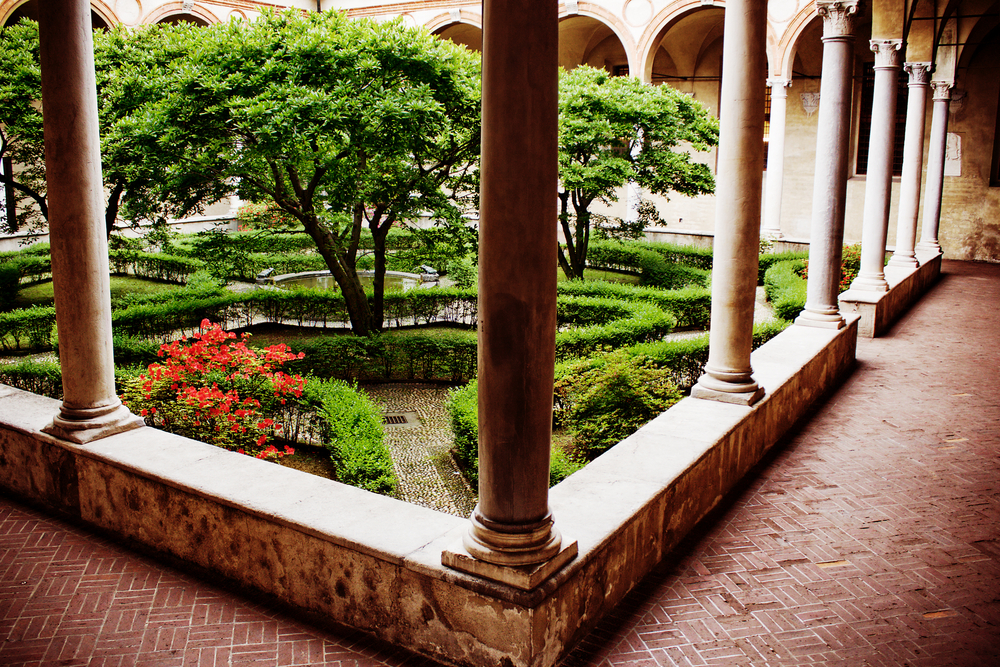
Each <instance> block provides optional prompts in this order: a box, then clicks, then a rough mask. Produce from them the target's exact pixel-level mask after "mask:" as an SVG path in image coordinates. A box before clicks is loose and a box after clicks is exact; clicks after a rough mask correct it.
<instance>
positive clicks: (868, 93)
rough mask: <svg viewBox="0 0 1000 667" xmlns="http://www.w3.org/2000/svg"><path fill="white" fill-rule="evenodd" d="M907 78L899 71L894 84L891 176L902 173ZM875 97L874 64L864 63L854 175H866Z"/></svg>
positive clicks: (907, 89)
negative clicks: (893, 131)
mask: <svg viewBox="0 0 1000 667" xmlns="http://www.w3.org/2000/svg"><path fill="white" fill-rule="evenodd" d="M908 81H909V77H908V76H907V75H906V73H905V72H903V71H902V70H900V73H899V77H898V80H897V82H896V136H895V139H894V145H893V151H892V175H893V176H899V175H900V174H902V173H903V140H904V139H905V138H906V99H907V93H908V91H909V88H908V87H907V83H908ZM874 96H875V63H873V62H870V63H865V64H864V72H863V74H862V77H861V109H860V112H859V114H858V151H857V162H856V164H855V167H854V172H855V173H856V174H867V173H868V142H869V139H870V138H871V134H872V102H873V100H874Z"/></svg>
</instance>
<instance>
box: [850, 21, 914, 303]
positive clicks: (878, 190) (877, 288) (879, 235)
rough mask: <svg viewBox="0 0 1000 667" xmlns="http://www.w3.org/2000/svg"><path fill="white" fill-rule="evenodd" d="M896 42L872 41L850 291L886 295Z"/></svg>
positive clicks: (894, 115) (892, 40)
mask: <svg viewBox="0 0 1000 667" xmlns="http://www.w3.org/2000/svg"><path fill="white" fill-rule="evenodd" d="M902 44H903V43H902V41H901V40H898V39H883V40H878V39H873V40H872V41H871V47H872V51H874V52H875V91H874V95H873V97H874V99H873V101H872V130H871V136H870V138H869V140H868V176H867V178H866V183H865V212H864V219H863V221H862V228H861V269H860V270H859V271H858V277H857V278H855V279H854V282H853V283H851V290H866V291H870V292H887V291H889V283H887V282H886V280H885V271H884V268H885V241H886V238H887V236H888V234H889V198H890V195H891V194H892V153H893V140H894V138H895V130H896V81H897V78H898V76H899V55H900V54H899V51H900V48H901V47H902Z"/></svg>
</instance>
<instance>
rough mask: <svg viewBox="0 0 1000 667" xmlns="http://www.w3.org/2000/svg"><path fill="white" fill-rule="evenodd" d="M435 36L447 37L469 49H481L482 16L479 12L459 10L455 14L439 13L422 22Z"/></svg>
mask: <svg viewBox="0 0 1000 667" xmlns="http://www.w3.org/2000/svg"><path fill="white" fill-rule="evenodd" d="M424 27H425V28H427V30H429V31H430V32H431V34H433V35H434V36H436V37H440V38H442V39H449V40H451V41H452V42H455V43H456V44H461V45H462V46H464V47H465V48H467V49H469V50H470V51H476V52H478V53H481V52H482V50H483V17H482V16H481V15H480V14H476V13H474V12H470V11H468V10H465V9H463V10H461V11H460V12H457V18H456V14H452V13H448V14H440V15H438V16H435V17H434V18H432V19H431V20H430V21H428V22H427V23H425V24H424Z"/></svg>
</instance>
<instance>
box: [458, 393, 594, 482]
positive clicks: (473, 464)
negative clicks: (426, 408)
mask: <svg viewBox="0 0 1000 667" xmlns="http://www.w3.org/2000/svg"><path fill="white" fill-rule="evenodd" d="M478 391H479V390H478V385H477V384H476V381H475V380H473V381H472V382H470V383H469V384H467V385H465V386H464V387H459V388H456V389H454V390H452V391H451V392H450V393H449V394H448V402H447V404H446V406H445V407H446V409H447V410H448V418H449V421H450V423H451V430H452V433H454V435H455V439H454V445H453V447H452V454H453V455H454V457H455V461H456V463H458V465H459V467H460V468H461V469H462V473H463V474H464V475H465V478H466V479H467V480H468V481H469V483H470V484H472V485H475V484H477V483H478V482H479V407H478ZM583 465H584V464H583V463H582V462H580V461H576V460H573V459H571V458H570V457H569V455H567V454H566V452H564V451H563V450H562V449H560V448H559V447H553V448H552V451H551V453H550V455H549V486H555V485H556V484H558V483H559V482H561V481H563V480H564V479H566V478H567V477H569V476H570V475H572V474H573V473H574V472H576V471H577V470H579V469H580V468H582V467H583Z"/></svg>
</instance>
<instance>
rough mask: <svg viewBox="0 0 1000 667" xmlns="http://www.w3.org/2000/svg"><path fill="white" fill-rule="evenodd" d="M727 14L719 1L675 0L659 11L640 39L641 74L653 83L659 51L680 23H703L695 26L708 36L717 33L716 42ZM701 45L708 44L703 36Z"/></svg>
mask: <svg viewBox="0 0 1000 667" xmlns="http://www.w3.org/2000/svg"><path fill="white" fill-rule="evenodd" d="M724 17H725V3H724V2H720V1H719V0H712V1H709V2H703V1H702V0H674V2H671V3H670V4H668V5H667V6H666V7H664V8H663V9H661V10H660V11H659V12H657V14H656V15H655V16H654V17H653V18H652V19H651V20H650V22H649V25H647V26H646V29H645V30H644V31H643V34H642V36H641V37H640V38H639V50H640V53H641V57H642V61H641V65H640V67H641V69H640V70H639V73H640V76H641V77H642V80H643V81H645V82H646V83H654V78H655V77H654V71H653V70H654V67H653V66H654V63H655V62H656V60H657V56H658V55H659V54H658V51H659V50H660V47H661V45H662V44H663V42H664V40H665V38H666V37H667V35H668V34H669V33H670V32H671V31H672V30H674V29H675V28H678V27H679V26H680V27H681V28H684V29H687V28H688V27H690V26H687V25H685V24H686V23H689V22H692V21H694V22H697V23H699V24H701V25H699V26H697V27H696V30H697V31H698V32H700V33H703V34H704V35H706V36H707V35H708V33H714V34H715V35H716V37H715V38H713V41H715V40H716V39H718V40H721V37H722V25H723V21H724ZM701 46H702V48H704V47H705V46H706V44H705V43H704V39H703V44H702V45H701ZM719 47H721V44H720V45H719ZM720 53H721V50H720Z"/></svg>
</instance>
